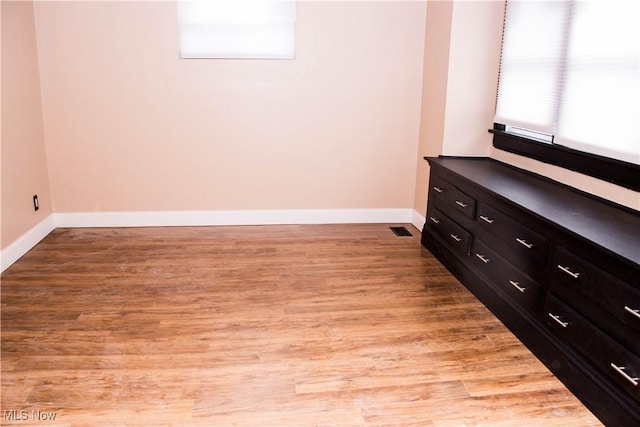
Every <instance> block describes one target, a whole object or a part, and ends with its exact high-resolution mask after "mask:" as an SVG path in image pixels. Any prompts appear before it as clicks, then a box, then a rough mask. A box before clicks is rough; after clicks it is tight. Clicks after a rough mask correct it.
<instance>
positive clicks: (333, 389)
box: [0, 224, 599, 426]
mask: <svg viewBox="0 0 640 427" xmlns="http://www.w3.org/2000/svg"><path fill="white" fill-rule="evenodd" d="M408 227H410V228H411V226H408ZM411 231H412V232H413V234H414V235H413V236H412V237H398V236H395V235H394V234H393V233H392V232H391V230H389V226H388V225H380V224H362V225H320V226H313V225H293V226H252V227H173V228H162V227H158V228H105V229H57V230H55V231H53V232H52V233H51V234H50V235H49V236H48V237H47V238H45V239H44V240H43V241H42V242H41V243H40V244H39V245H37V246H36V247H35V248H34V249H33V250H31V251H30V252H29V253H27V254H26V255H25V256H24V257H23V258H22V259H20V260H19V261H18V262H16V263H15V264H14V265H13V266H11V267H10V268H9V269H7V270H6V271H5V272H4V273H3V274H2V282H1V301H0V307H1V311H2V313H1V321H2V323H1V333H2V336H1V347H2V348H1V350H2V354H1V355H2V358H1V368H2V379H1V389H0V390H1V392H2V395H1V398H2V400H1V403H2V404H1V409H2V414H3V415H4V414H6V412H5V411H9V412H10V413H11V411H12V410H13V411H21V410H25V411H27V413H28V414H29V416H30V417H31V418H30V419H29V420H27V422H26V423H25V421H18V420H15V419H9V418H11V416H10V415H9V418H7V416H6V415H4V418H3V419H1V423H2V424H3V425H42V422H41V421H37V420H35V419H33V417H32V415H31V414H32V413H34V412H33V411H42V412H43V413H45V412H55V414H56V419H55V420H54V421H52V422H50V421H48V423H49V424H52V425H69V426H84V425H94V426H117V425H154V426H156V425H158V426H159V425H173V426H175V425H184V426H191V425H196V426H197V425H202V426H210V425H238V426H257V425H259V426H289V425H291V426H300V425H317V426H335V425H341V426H347V425H348V426H368V425H376V426H378V425H396V426H397V425H411V426H420V425H423V426H448V425H456V426H460V425H467V426H472V425H514V424H522V425H545V426H546V425H552V426H553V425H558V426H559V425H562V426H589V425H599V423H598V421H597V419H595V418H594V417H593V415H592V414H591V413H590V412H589V411H588V410H586V409H585V408H584V406H583V405H582V404H581V403H580V402H579V401H578V400H577V399H576V398H575V397H574V396H573V395H572V394H571V393H569V392H568V391H567V390H566V389H565V388H564V386H563V385H562V384H561V383H560V382H559V381H558V380H557V379H556V378H554V377H553V375H551V374H550V373H549V371H547V370H546V368H545V367H544V366H543V365H542V364H541V363H540V362H539V361H538V360H537V359H535V358H534V357H533V356H532V355H531V353H530V352H529V351H528V350H527V349H526V348H525V347H524V346H523V345H522V344H521V343H520V342H519V341H518V340H517V339H516V338H515V337H514V336H513V335H512V334H511V333H510V332H509V331H508V330H507V329H506V328H505V327H504V326H503V325H502V324H501V323H500V322H499V321H498V320H497V319H496V318H495V317H494V316H493V315H492V314H491V313H490V312H489V311H488V310H487V309H486V308H485V307H484V306H483V305H482V304H480V303H479V302H478V301H477V300H476V299H475V297H474V296H473V295H471V294H470V293H469V292H468V291H467V290H466V289H465V288H464V287H463V286H462V285H461V284H460V283H459V282H458V281H457V280H456V279H455V278H454V277H453V276H451V275H450V274H449V273H448V272H447V270H446V269H444V267H442V265H441V264H440V263H439V262H438V261H437V260H436V259H435V258H434V257H433V256H431V254H430V253H429V252H428V251H426V250H425V249H423V248H422V247H421V246H420V234H419V232H418V231H417V230H415V229H414V228H411ZM16 413H19V412H16Z"/></svg>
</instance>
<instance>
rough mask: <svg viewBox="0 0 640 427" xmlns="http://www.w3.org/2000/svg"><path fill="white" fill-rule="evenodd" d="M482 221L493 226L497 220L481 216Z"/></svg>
mask: <svg viewBox="0 0 640 427" xmlns="http://www.w3.org/2000/svg"><path fill="white" fill-rule="evenodd" d="M480 219H482V220H483V221H484V222H486V223H489V224H493V222H494V221H495V219H491V218H489V217H488V216H484V215H480Z"/></svg>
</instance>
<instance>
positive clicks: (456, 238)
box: [450, 234, 462, 242]
mask: <svg viewBox="0 0 640 427" xmlns="http://www.w3.org/2000/svg"><path fill="white" fill-rule="evenodd" d="M450 236H451V238H452V239H453V240H455V241H456V242H461V241H462V239H461V238H460V236H458V235H456V234H450Z"/></svg>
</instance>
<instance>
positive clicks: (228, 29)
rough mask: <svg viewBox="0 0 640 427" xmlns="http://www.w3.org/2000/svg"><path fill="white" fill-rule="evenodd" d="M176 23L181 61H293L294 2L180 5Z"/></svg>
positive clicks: (213, 0) (204, 0)
mask: <svg viewBox="0 0 640 427" xmlns="http://www.w3.org/2000/svg"><path fill="white" fill-rule="evenodd" d="M178 19H179V31H180V56H181V57H182V58H243V59H292V58H294V57H295V24H296V4H295V1H286V0H242V1H240V0H192V1H180V2H179V3H178Z"/></svg>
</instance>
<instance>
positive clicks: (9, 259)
mask: <svg viewBox="0 0 640 427" xmlns="http://www.w3.org/2000/svg"><path fill="white" fill-rule="evenodd" d="M375 223H380V224H388V223H397V224H406V223H411V224H413V225H414V226H416V227H417V228H418V229H419V230H422V226H423V225H424V217H422V216H421V215H420V214H418V213H417V212H416V211H414V210H411V209H315V210H313V209H312V210H306V209H291V210H236V211H153V212H78V213H57V214H52V215H49V217H47V218H46V219H45V220H44V221H42V222H41V223H39V224H38V225H36V226H35V227H33V228H32V229H31V230H29V231H28V232H26V233H25V234H24V235H22V236H21V237H20V238H18V239H17V240H16V241H15V242H13V243H11V244H10V245H9V246H7V247H6V248H5V249H3V250H2V251H1V253H0V259H1V265H2V271H4V270H6V269H7V268H8V267H9V266H11V264H13V263H14V262H16V261H17V260H18V259H19V258H20V257H21V256H23V255H24V254H26V253H27V252H28V251H29V250H30V249H31V248H33V247H34V246H35V245H36V244H37V243H38V242H40V240H42V239H43V238H44V237H46V236H47V235H48V234H49V233H50V232H51V231H53V230H54V229H55V228H56V227H60V228H80V227H172V226H210V225H276V224H375Z"/></svg>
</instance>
